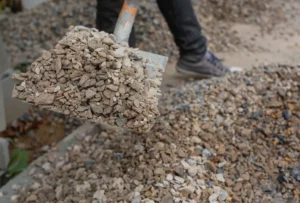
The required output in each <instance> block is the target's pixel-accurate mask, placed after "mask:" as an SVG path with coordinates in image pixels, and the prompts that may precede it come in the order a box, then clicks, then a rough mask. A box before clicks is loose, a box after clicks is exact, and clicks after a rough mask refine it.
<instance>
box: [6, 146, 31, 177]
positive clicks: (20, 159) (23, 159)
mask: <svg viewBox="0 0 300 203" xmlns="http://www.w3.org/2000/svg"><path fill="white" fill-rule="evenodd" d="M27 166H28V152H27V151H23V150H19V149H16V150H15V151H13V152H12V154H11V159H10V162H9V164H8V168H7V171H6V176H7V177H13V176H15V175H17V174H19V173H20V172H22V171H23V170H24V169H25V168H26V167H27Z"/></svg>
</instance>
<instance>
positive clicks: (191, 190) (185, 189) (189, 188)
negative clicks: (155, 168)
mask: <svg viewBox="0 0 300 203" xmlns="http://www.w3.org/2000/svg"><path fill="white" fill-rule="evenodd" d="M195 189H196V188H195V187H193V186H185V187H182V188H180V189H179V190H180V191H186V192H188V193H189V194H192V193H194V192H195Z"/></svg>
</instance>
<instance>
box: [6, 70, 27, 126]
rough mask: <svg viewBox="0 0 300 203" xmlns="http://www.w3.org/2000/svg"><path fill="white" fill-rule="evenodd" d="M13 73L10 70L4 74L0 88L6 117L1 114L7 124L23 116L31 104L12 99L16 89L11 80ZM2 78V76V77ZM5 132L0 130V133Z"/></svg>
mask: <svg viewBox="0 0 300 203" xmlns="http://www.w3.org/2000/svg"><path fill="white" fill-rule="evenodd" d="M12 74H13V71H12V70H11V69H8V70H7V71H6V72H5V73H3V74H2V80H1V81H0V83H2V84H1V85H0V87H1V86H2V90H1V89H0V92H1V91H2V93H0V95H1V94H2V95H3V97H2V100H3V103H4V115H3V114H2V115H1V114H0V118H1V120H2V119H4V120H5V122H6V124H8V123H10V122H12V121H13V120H15V119H17V118H19V117H20V116H22V115H23V114H24V113H25V112H27V111H28V108H29V107H30V105H29V104H26V103H24V102H21V101H19V100H16V99H13V98H12V97H11V94H12V90H13V88H14V85H15V82H14V81H13V80H12V79H11V76H12ZM0 76H1V75H0ZM1 130H4V129H1V128H0V131H1Z"/></svg>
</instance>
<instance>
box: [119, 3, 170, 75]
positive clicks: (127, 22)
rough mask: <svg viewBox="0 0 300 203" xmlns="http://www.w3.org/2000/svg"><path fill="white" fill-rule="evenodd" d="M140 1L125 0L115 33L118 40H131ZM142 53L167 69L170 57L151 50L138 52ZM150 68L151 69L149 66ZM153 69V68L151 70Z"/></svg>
mask: <svg viewBox="0 0 300 203" xmlns="http://www.w3.org/2000/svg"><path fill="white" fill-rule="evenodd" d="M139 2H140V0H125V1H124V4H123V7H122V10H121V13H120V15H119V18H118V21H117V24H116V27H115V31H114V35H115V36H116V39H117V42H119V43H120V42H127V43H128V40H129V36H130V33H131V31H132V27H133V24H134V21H135V16H136V14H137V10H138V7H139ZM138 53H139V54H140V55H142V56H143V57H145V58H147V59H149V60H151V61H153V62H155V63H157V64H160V65H161V67H162V68H163V70H164V69H165V67H166V65H167V62H168V57H165V56H161V55H157V54H153V53H149V52H144V51H139V52H138ZM148 69H151V67H149V68H148ZM149 71H153V70H149Z"/></svg>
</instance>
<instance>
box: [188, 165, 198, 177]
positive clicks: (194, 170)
mask: <svg viewBox="0 0 300 203" xmlns="http://www.w3.org/2000/svg"><path fill="white" fill-rule="evenodd" d="M188 173H189V175H190V176H192V177H193V176H195V175H197V173H198V168H197V167H195V166H194V167H191V168H190V169H189V171H188Z"/></svg>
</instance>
